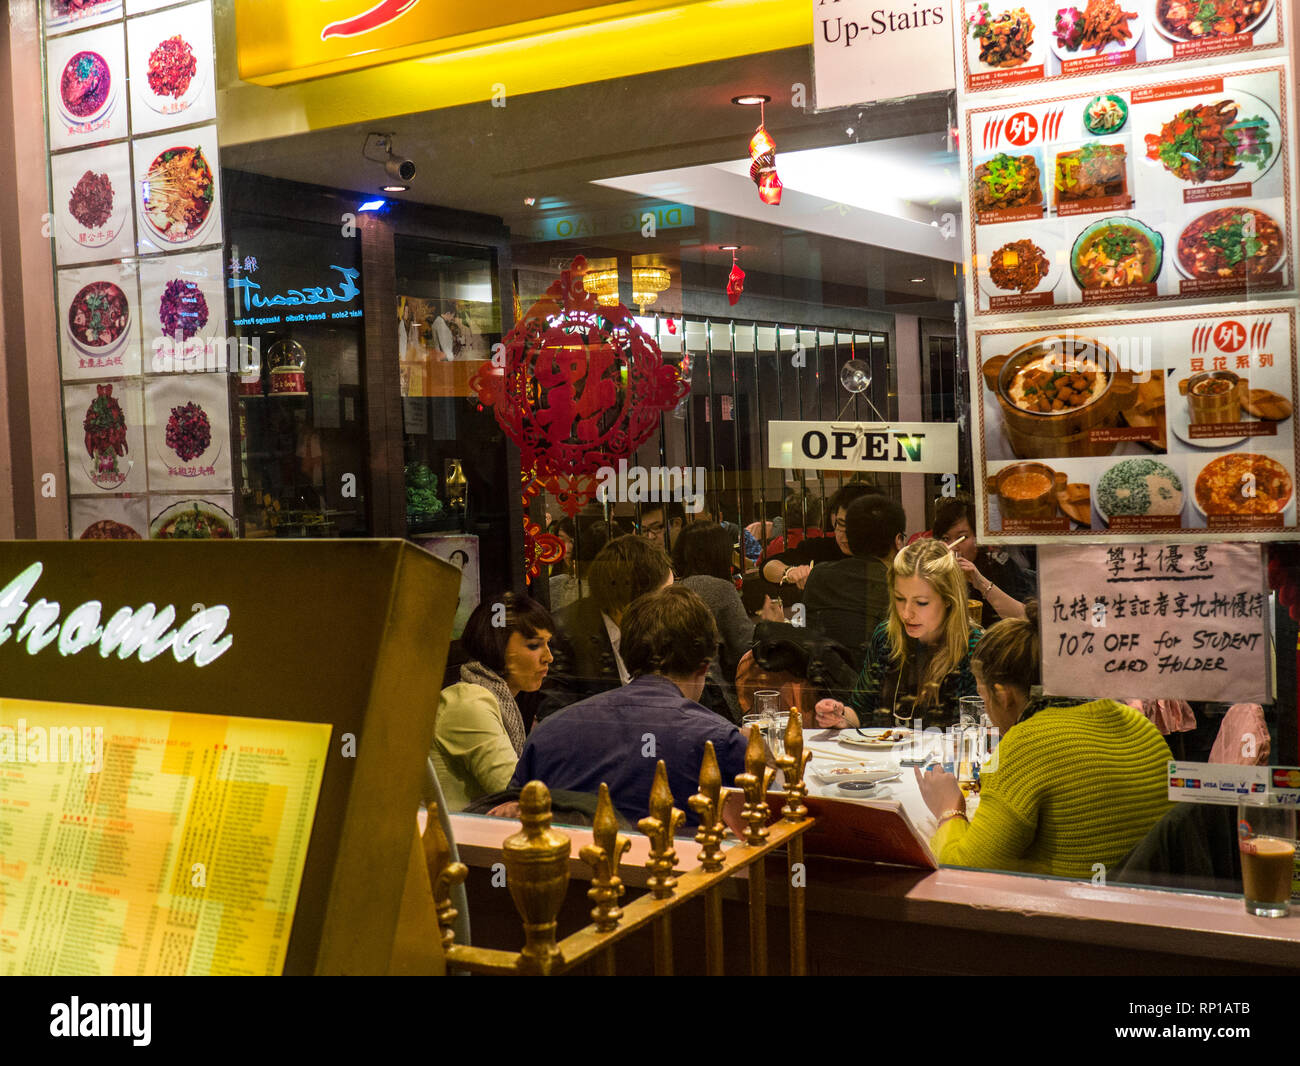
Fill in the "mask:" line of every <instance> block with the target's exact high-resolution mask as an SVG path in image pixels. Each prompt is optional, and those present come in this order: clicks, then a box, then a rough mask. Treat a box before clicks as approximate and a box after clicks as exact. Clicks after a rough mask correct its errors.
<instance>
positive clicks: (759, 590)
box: [740, 573, 785, 623]
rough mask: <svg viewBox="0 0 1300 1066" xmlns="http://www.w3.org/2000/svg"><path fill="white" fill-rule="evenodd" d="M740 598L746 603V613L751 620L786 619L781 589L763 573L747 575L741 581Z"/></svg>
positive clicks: (770, 620) (775, 620) (769, 620)
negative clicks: (782, 605)
mask: <svg viewBox="0 0 1300 1066" xmlns="http://www.w3.org/2000/svg"><path fill="white" fill-rule="evenodd" d="M740 600H741V602H742V603H743V604H744V605H745V614H746V615H747V616H748V617H749V620H750V621H751V622H754V623H758V622H784V621H785V611H784V610H783V609H782V607H781V590H780V588H778V587H777V586H776V585H773V584H772V582H770V581H768V580H767V578H765V577H764V576H763V575H762V574H758V573H754V574H746V575H745V579H744V580H743V581H742V582H741V583H740Z"/></svg>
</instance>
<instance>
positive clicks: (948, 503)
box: [932, 498, 1036, 624]
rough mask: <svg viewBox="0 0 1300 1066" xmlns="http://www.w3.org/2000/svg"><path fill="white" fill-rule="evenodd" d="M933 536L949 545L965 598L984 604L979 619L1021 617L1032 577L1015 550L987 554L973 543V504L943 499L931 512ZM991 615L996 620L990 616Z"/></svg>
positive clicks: (1022, 616) (1032, 580) (1031, 583)
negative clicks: (961, 576) (959, 570)
mask: <svg viewBox="0 0 1300 1066" xmlns="http://www.w3.org/2000/svg"><path fill="white" fill-rule="evenodd" d="M932 528H933V531H934V537H935V539H936V540H941V541H943V542H944V543H945V544H947V545H949V546H952V545H953V542H954V541H960V543H958V544H957V545H956V546H954V547H953V549H952V550H953V552H955V553H956V555H957V563H958V565H959V566H961V568H962V572H963V573H964V574H965V575H966V582H967V584H968V585H969V586H970V589H969V591H968V593H967V595H968V596H969V597H970V598H971V599H973V600H979V601H980V602H981V603H983V604H984V605H985V609H984V614H983V620H984V621H985V622H986V623H989V624H992V623H993V622H996V621H997V620H998V619H1000V618H1024V617H1025V604H1024V601H1025V600H1027V599H1028V598H1029V597H1030V596H1032V595H1034V593H1035V591H1036V589H1035V582H1034V579H1033V577H1032V576H1031V575H1030V574H1029V573H1028V572H1027V571H1026V569H1025V568H1024V567H1022V566H1021V565H1020V562H1019V561H1017V558H1016V555H1017V552H1016V549H1014V548H999V549H997V550H996V551H990V550H989V549H987V548H982V547H980V545H979V543H978V542H977V541H976V540H975V505H974V504H973V503H971V501H970V500H965V499H958V498H952V499H947V500H944V501H943V503H941V504H939V506H938V508H936V510H935V512H934V524H933V527H932ZM990 614H995V615H996V617H990Z"/></svg>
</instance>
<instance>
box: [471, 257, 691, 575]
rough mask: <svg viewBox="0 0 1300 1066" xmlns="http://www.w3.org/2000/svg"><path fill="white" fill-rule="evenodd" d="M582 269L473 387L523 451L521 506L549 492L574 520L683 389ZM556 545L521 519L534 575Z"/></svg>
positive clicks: (541, 306)
mask: <svg viewBox="0 0 1300 1066" xmlns="http://www.w3.org/2000/svg"><path fill="white" fill-rule="evenodd" d="M586 270H587V262H586V260H585V259H584V258H583V257H582V256H579V257H578V258H576V259H574V261H573V264H572V266H571V267H570V268H569V269H568V270H565V271H563V272H562V273H561V275H560V278H559V280H557V281H555V282H553V283H552V285H551V287H550V288H549V289H547V290H546V294H545V295H544V296H543V297H542V298H541V299H540V300H538V301H537V302H536V303H535V304H533V306H532V307H530V308H529V309H528V311H527V313H526V314H524V315H523V316H522V317H521V318H520V319H519V321H518V322H517V323H516V325H515V328H514V329H512V330H511V331H510V332H509V333H508V334H506V336H505V337H504V338H503V341H502V350H501V351H500V353H499V354H498V355H497V356H494V357H493V358H492V359H491V360H488V361H487V362H485V363H484V364H483V365H482V366H481V367H479V369H478V370H477V371H476V372H475V373H474V375H473V376H472V377H471V378H470V386H471V387H472V388H473V389H474V391H475V392H476V393H477V394H478V397H479V400H480V402H481V403H482V404H483V405H484V406H487V407H491V408H492V411H493V414H494V415H495V416H496V420H497V423H498V424H499V425H500V426H501V428H502V430H504V431H505V434H506V436H508V437H509V438H510V440H511V441H513V442H514V443H515V444H516V445H517V446H518V448H519V454H520V469H521V473H522V479H523V482H522V485H521V490H522V493H523V498H524V502H525V504H527V502H528V501H529V500H531V499H532V498H533V497H535V496H536V495H537V494H538V493H539V492H541V491H542V490H543V489H545V490H546V491H547V492H550V493H551V494H552V495H554V496H555V497H556V498H557V500H558V501H559V504H560V507H561V509H563V511H564V512H565V513H566V514H567V515H569V516H570V517H574V516H576V515H577V514H578V512H579V511H581V510H582V508H583V507H584V506H586V504H588V503H589V502H590V501H591V500H592V499H593V498H594V497H595V494H596V489H597V488H598V484H599V483H598V480H597V474H598V473H599V471H600V468H601V467H604V466H616V465H617V463H618V460H619V459H623V458H628V457H629V456H631V455H632V453H633V452H634V451H635V450H636V449H637V448H638V447H639V446H640V445H641V444H643V443H644V442H645V441H646V440H647V439H649V437H650V435H651V433H653V432H654V430H655V428H656V427H657V426H658V425H659V416H660V415H661V414H662V413H665V412H667V411H671V410H672V409H673V408H674V407H676V406H677V404H678V403H679V402H680V401H681V399H682V397H683V396H684V395H685V394H686V390H687V388H688V386H687V385H686V383H685V382H683V381H682V380H681V377H680V375H679V374H678V371H677V368H676V367H674V366H672V365H670V364H667V363H665V362H664V358H663V353H662V352H660V350H659V346H658V345H657V344H655V342H654V339H653V338H652V337H651V336H650V335H649V334H648V333H646V331H645V330H643V329H642V328H641V327H640V326H638V325H637V324H636V321H635V319H634V318H633V316H632V315H631V313H630V312H629V311H628V309H627V308H626V307H625V306H623V305H622V304H619V305H618V306H616V307H601V306H600V305H599V304H598V303H597V301H596V297H595V295H594V294H593V293H589V292H587V290H586V289H585V288H584V287H583V284H582V276H583V274H584V273H586ZM554 540H556V538H554V537H551V536H550V535H549V534H544V533H542V532H541V529H540V527H538V526H536V525H535V524H534V523H531V522H529V521H528V520H525V526H524V541H525V551H526V552H527V556H528V557H527V559H526V563H527V567H528V571H529V573H530V574H532V575H533V576H536V574H537V573H538V572H539V568H540V566H541V565H543V564H545V563H547V562H554V561H557V560H558V559H559V558H560V557H562V547H561V549H560V550H561V555H560V556H555V557H554V558H551V556H552V555H553V553H554V551H555V545H552V544H551V543H550V542H551V541H554ZM557 543H558V542H557Z"/></svg>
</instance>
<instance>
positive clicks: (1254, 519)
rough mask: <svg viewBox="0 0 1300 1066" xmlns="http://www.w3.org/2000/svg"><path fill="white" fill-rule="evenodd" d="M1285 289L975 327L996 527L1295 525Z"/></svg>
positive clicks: (988, 507)
mask: <svg viewBox="0 0 1300 1066" xmlns="http://www.w3.org/2000/svg"><path fill="white" fill-rule="evenodd" d="M1297 310H1298V305H1296V304H1294V303H1290V304H1286V305H1277V306H1270V307H1262V306H1259V305H1237V306H1235V307H1224V308H1222V309H1217V308H1216V309H1215V310H1214V311H1213V312H1212V313H1202V314H1195V315H1163V316H1160V315H1141V316H1129V317H1125V318H1111V319H1104V318H1097V319H1093V320H1089V321H1084V320H1078V321H1070V322H1056V323H1047V324H1042V325H1038V326H1016V327H1010V328H1006V329H990V330H976V331H975V344H974V352H973V365H972V376H973V379H974V380H976V381H978V382H979V384H980V387H981V389H982V403H980V404H978V405H977V406H976V411H977V417H978V418H979V420H980V421H979V427H978V429H979V432H978V433H977V434H976V468H977V470H980V471H981V472H982V482H983V483H982V490H981V493H980V498H981V507H980V508H979V510H980V517H981V521H982V522H984V523H985V525H984V529H985V530H986V531H987V532H988V533H989V534H990V535H991V536H992V537H993V538H995V539H998V538H1002V539H1008V540H1017V539H1019V540H1025V541H1026V542H1027V541H1030V540H1034V539H1038V540H1040V541H1041V539H1042V538H1044V537H1047V538H1050V537H1052V536H1054V535H1063V536H1079V535H1085V534H1119V535H1122V536H1141V535H1144V534H1147V535H1151V536H1155V537H1158V536H1161V535H1164V536H1168V535H1172V534H1176V533H1179V532H1188V533H1190V532H1193V531H1197V530H1200V531H1203V532H1205V533H1209V534H1215V535H1221V536H1222V537H1223V538H1224V539H1230V538H1231V535H1232V534H1233V533H1239V534H1243V535H1246V534H1248V533H1249V532H1250V531H1255V535H1258V531H1259V530H1261V529H1268V530H1270V531H1272V532H1274V533H1283V534H1286V533H1291V534H1295V533H1300V527H1297V524H1296V511H1295V497H1294V484H1293V482H1294V477H1295V472H1296V470H1297V467H1298V464H1300V430H1298V429H1297V424H1296V419H1295V403H1296V396H1297V390H1298V384H1297V367H1296V361H1295V352H1296V339H1295V323H1296V315H1297Z"/></svg>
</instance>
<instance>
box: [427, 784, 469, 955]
mask: <svg viewBox="0 0 1300 1066" xmlns="http://www.w3.org/2000/svg"><path fill="white" fill-rule="evenodd" d="M421 843H422V844H423V846H424V865H425V867H426V868H427V869H428V871H429V884H430V885H431V886H432V888H433V905H434V908H435V910H436V911H437V914H438V930H439V934H440V936H441V938H442V946H443V949H444V950H445V949H447V948H449V947H451V946H452V944H454V943H455V942H456V930H455V921H456V916H457V913H458V912H457V910H456V908H455V907H453V906H452V905H451V890H452V889H453V888H454V887H455V886H456V885H459V884H460V883H461V882H462V881H464V880H465V878H466V877H468V876H469V867H468V866H466V865H465V864H464V863H463V862H452V861H451V844H450V843H449V842H448V840H447V834H446V833H444V832H443V831H442V819H441V818H439V817H438V804H437V801H435V800H430V801H429V804H428V820H427V821H426V822H425V823H424V836H423V837H422V838H421Z"/></svg>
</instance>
